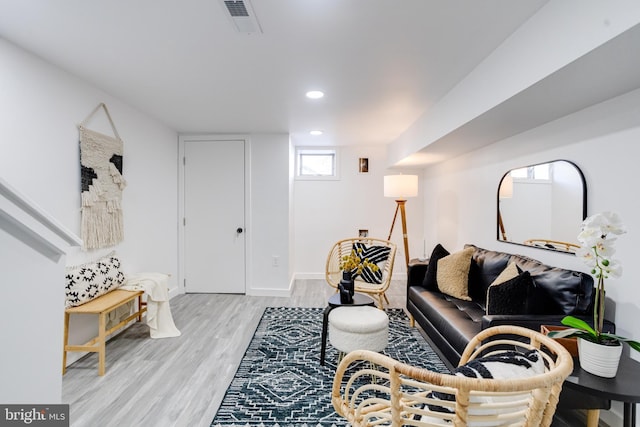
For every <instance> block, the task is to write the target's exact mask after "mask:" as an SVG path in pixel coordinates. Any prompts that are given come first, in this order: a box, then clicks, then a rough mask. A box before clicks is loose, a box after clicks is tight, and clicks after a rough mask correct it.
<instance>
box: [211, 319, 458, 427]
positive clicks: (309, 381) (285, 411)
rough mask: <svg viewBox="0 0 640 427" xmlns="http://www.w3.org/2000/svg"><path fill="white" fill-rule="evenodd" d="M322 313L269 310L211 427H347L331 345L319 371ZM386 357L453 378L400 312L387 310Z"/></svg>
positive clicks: (335, 353)
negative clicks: (334, 390)
mask: <svg viewBox="0 0 640 427" xmlns="http://www.w3.org/2000/svg"><path fill="white" fill-rule="evenodd" d="M322 313H323V309H321V308H289V307H281V308H273V307H270V308H267V309H266V310H265V312H264V314H263V315H262V319H261V320H260V324H259V325H258V328H257V329H256V332H255V334H254V336H253V339H252V341H251V343H250V344H249V347H248V348H247V351H246V353H245V355H244V357H243V359H242V361H241V362H240V366H239V368H238V371H237V372H236V375H235V377H234V378H233V381H232V382H231V385H230V386H229V388H228V390H227V393H226V395H225V397H224V399H223V401H222V404H221V405H220V408H219V410H218V413H217V414H216V416H215V418H214V419H213V422H212V424H211V426H212V427H218V426H248V427H288V426H296V427H303V426H306V427H317V426H322V427H324V426H336V427H337V426H346V425H347V423H346V421H345V420H344V418H342V417H340V416H339V415H337V414H336V413H335V411H334V409H333V405H332V404H331V387H332V384H333V374H334V373H335V370H336V364H337V363H336V362H337V358H338V354H337V351H336V350H335V349H334V348H332V347H331V345H330V344H329V343H328V339H327V354H326V357H325V365H324V366H321V365H320V342H321V334H322ZM387 314H388V315H389V345H388V346H387V348H386V349H385V351H383V353H384V354H386V355H388V356H390V357H393V358H394V359H397V360H401V361H403V362H405V363H409V364H411V365H415V366H420V367H424V368H429V369H432V370H434V371H438V372H449V371H448V369H447V367H446V366H445V364H444V363H443V362H442V361H441V360H440V359H439V358H438V356H437V355H436V354H435V352H434V351H433V350H432V349H431V348H430V347H429V345H428V344H427V342H426V341H425V340H424V338H423V337H422V336H421V335H420V332H418V330H417V329H416V328H410V327H409V321H408V319H407V316H406V315H405V314H404V312H403V311H402V310H401V309H388V310H387Z"/></svg>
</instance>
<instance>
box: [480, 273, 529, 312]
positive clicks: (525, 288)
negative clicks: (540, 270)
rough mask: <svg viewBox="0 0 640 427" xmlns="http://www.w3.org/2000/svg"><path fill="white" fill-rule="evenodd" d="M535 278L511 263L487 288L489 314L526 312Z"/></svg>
mask: <svg viewBox="0 0 640 427" xmlns="http://www.w3.org/2000/svg"><path fill="white" fill-rule="evenodd" d="M532 287H533V280H532V279H531V274H530V273H529V272H528V271H522V270H521V269H520V268H519V267H518V266H517V265H516V264H515V263H511V264H509V265H508V266H507V268H505V270H504V271H503V272H502V273H501V274H500V275H499V276H498V277H497V278H496V280H495V281H494V282H493V283H492V284H491V286H489V288H488V289H487V314H507V315H508V314H526V313H527V312H528V308H527V302H528V300H529V292H530V289H531V288H532Z"/></svg>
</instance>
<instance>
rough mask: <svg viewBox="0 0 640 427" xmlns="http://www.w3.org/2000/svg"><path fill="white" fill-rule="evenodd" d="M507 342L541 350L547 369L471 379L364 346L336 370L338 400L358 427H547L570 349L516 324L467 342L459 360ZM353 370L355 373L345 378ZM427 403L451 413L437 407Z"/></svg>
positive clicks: (340, 408) (339, 408) (570, 365)
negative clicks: (445, 396) (443, 395)
mask: <svg viewBox="0 0 640 427" xmlns="http://www.w3.org/2000/svg"><path fill="white" fill-rule="evenodd" d="M505 348H509V349H514V348H516V349H521V350H525V351H526V350H530V349H533V348H537V349H540V350H541V353H542V354H543V357H544V359H545V365H546V366H547V368H546V370H545V372H544V373H543V374H540V375H535V376H532V377H529V378H519V379H508V380H504V379H503V380H498V379H478V378H467V377H462V376H456V375H450V374H440V373H436V372H432V371H429V370H426V369H420V368H416V367H412V366H409V365H406V364H404V363H401V362H398V361H397V360H394V359H391V358H389V357H387V356H384V355H382V354H379V353H374V352H370V351H366V350H358V351H353V352H351V353H349V354H348V355H347V356H346V357H345V358H344V359H343V360H342V362H341V363H340V365H339V366H338V368H337V370H336V374H335V377H334V382H333V390H332V395H331V397H332V402H333V406H334V407H335V409H336V411H337V412H338V413H339V414H340V415H342V416H344V417H345V418H347V420H348V421H349V422H350V423H351V424H352V425H353V426H354V427H357V426H373V425H376V426H377V425H391V426H404V425H411V426H452V425H453V426H456V427H462V426H467V425H476V426H503V425H508V426H516V425H517V426H549V425H550V424H551V421H552V419H553V415H554V413H555V410H556V405H557V403H558V397H559V395H560V390H561V389H562V383H563V381H564V379H565V378H566V377H567V376H569V374H570V373H571V371H572V369H573V360H572V358H571V355H570V354H569V352H568V351H567V350H566V349H565V348H564V347H562V346H561V345H560V344H558V343H557V342H556V341H555V340H553V339H551V338H549V337H546V336H545V335H542V334H540V333H539V332H536V331H533V330H530V329H525V328H521V327H518V326H495V327H492V328H488V329H485V330H483V331H482V332H480V333H479V334H478V335H477V336H476V337H474V338H473V339H472V340H471V341H470V342H469V344H468V345H467V347H466V349H465V351H464V353H463V355H462V359H461V361H460V364H461V365H462V364H465V363H466V362H468V361H469V360H471V359H474V358H476V357H478V356H479V355H486V354H490V353H492V352H497V351H501V350H503V349H505ZM361 361H366V362H370V363H361ZM354 365H357V366H354ZM371 366H373V367H371ZM347 370H349V372H350V375H349V378H348V380H346V381H344V380H345V378H344V377H345V372H346V371H347ZM431 391H435V392H442V393H448V394H451V395H453V396H455V399H454V400H453V401H448V400H434V399H432V398H430V397H428V395H429V393H430V392H431ZM428 405H432V406H431V407H433V405H437V406H439V407H441V408H447V409H449V411H450V412H439V411H434V410H431V409H430V406H428ZM434 409H435V408H434Z"/></svg>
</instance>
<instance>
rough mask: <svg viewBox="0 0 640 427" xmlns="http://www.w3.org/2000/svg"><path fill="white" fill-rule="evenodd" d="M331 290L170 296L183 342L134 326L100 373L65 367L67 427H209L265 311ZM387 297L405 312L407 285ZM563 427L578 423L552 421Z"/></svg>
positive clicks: (90, 364)
mask: <svg viewBox="0 0 640 427" xmlns="http://www.w3.org/2000/svg"><path fill="white" fill-rule="evenodd" d="M332 293H333V289H332V288H331V287H329V286H328V285H327V284H326V283H325V282H324V280H300V281H298V282H297V285H296V287H295V289H294V290H293V293H292V296H291V297H289V298H275V297H249V296H244V295H220V294H186V295H179V296H177V297H175V298H173V299H172V300H171V312H172V314H173V318H174V321H175V323H176V326H177V327H178V329H180V331H181V332H182V335H181V336H180V337H178V338H164V339H156V340H153V339H151V338H149V329H148V327H147V326H146V325H144V324H140V323H137V324H134V325H133V326H131V327H130V328H128V329H127V330H126V331H125V332H123V333H121V334H120V335H118V336H116V337H115V338H113V339H111V340H110V341H109V342H108V343H107V362H106V364H107V372H106V375H105V376H103V377H99V376H98V375H97V356H96V355H95V354H91V355H88V356H87V357H84V358H82V359H80V360H78V361H77V362H75V363H73V364H72V365H71V366H70V367H69V369H68V370H67V373H66V375H65V376H64V377H63V388H62V395H63V397H62V400H63V403H68V404H70V411H71V414H70V418H71V426H73V427H83V426H86V427H110V426H114V427H146V426H154V427H163V426H168V427H179V426H184V427H208V426H209V425H210V423H211V421H212V420H213V417H214V415H215V413H216V411H217V408H218V406H219V405H220V402H221V401H222V398H223V397H224V394H225V391H226V389H227V387H228V385H229V383H230V382H231V380H232V378H233V376H234V374H235V371H236V369H237V367H238V364H239V363H240V360H241V359H242V356H243V355H244V352H245V350H246V348H247V345H248V344H249V342H250V340H251V338H252V337H253V333H254V331H255V329H256V327H257V325H258V322H259V320H260V317H261V315H262V312H263V310H264V308H265V307H282V306H293V307H324V306H325V305H326V301H327V299H328V298H329V296H331V295H332ZM388 296H389V300H390V305H389V306H390V307H404V305H405V282H404V281H393V282H392V285H391V287H390V290H389V293H388ZM318 351H319V349H318ZM566 425H571V426H575V425H579V424H575V423H574V422H570V423H569V424H565V423H564V422H561V421H558V422H554V426H557V427H564V426H566ZM583 425H584V424H583Z"/></svg>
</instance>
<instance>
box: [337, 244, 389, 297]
mask: <svg viewBox="0 0 640 427" xmlns="http://www.w3.org/2000/svg"><path fill="white" fill-rule="evenodd" d="M356 242H359V243H364V244H365V245H366V246H367V247H369V246H386V247H389V248H391V252H390V253H389V257H388V258H387V260H386V261H385V262H384V265H381V264H378V267H380V269H381V271H382V283H380V284H377V283H368V282H365V281H364V280H361V279H358V278H356V280H355V281H354V288H355V291H356V292H361V293H365V294H369V295H371V296H372V297H374V298H375V299H377V300H378V307H379V308H381V309H382V308H384V302H385V301H386V302H387V304H388V303H389V300H388V299H387V295H386V294H385V292H386V291H387V289H389V285H390V283H391V274H392V273H393V263H394V261H395V258H396V251H397V247H396V245H395V243H392V242H389V241H388V240H382V239H374V238H368V237H364V238H353V239H344V240H340V241H339V242H337V243H336V244H334V245H333V247H332V248H331V251H330V252H329V256H328V257H327V265H326V268H325V278H326V280H327V283H328V284H329V285H331V286H332V287H334V288H336V289H338V284H339V283H340V280H341V279H342V270H341V269H340V261H341V260H342V257H344V256H347V255H349V254H350V253H351V250H352V249H353V244H354V243H356Z"/></svg>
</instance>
